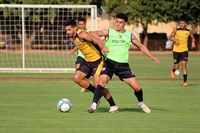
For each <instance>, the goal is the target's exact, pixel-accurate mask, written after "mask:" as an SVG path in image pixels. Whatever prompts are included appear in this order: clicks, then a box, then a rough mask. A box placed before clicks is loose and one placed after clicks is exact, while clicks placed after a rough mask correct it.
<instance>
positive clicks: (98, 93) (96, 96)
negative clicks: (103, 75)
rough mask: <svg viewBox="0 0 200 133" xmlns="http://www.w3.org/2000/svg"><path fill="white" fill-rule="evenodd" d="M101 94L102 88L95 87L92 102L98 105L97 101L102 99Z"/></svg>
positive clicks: (99, 86)
mask: <svg viewBox="0 0 200 133" xmlns="http://www.w3.org/2000/svg"><path fill="white" fill-rule="evenodd" d="M102 94H103V87H102V86H101V85H97V88H96V89H95V91H94V97H93V102H95V103H98V101H99V100H100V98H101V97H102Z"/></svg>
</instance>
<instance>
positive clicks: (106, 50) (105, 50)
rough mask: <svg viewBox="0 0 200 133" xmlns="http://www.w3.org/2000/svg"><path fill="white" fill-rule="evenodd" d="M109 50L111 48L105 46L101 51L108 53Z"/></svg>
mask: <svg viewBox="0 0 200 133" xmlns="http://www.w3.org/2000/svg"><path fill="white" fill-rule="evenodd" d="M108 52H109V49H107V48H106V47H103V48H102V49H101V53H102V54H106V53H108Z"/></svg>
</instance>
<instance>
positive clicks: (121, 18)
mask: <svg viewBox="0 0 200 133" xmlns="http://www.w3.org/2000/svg"><path fill="white" fill-rule="evenodd" d="M127 22H128V17H127V16H126V15H125V14H123V13H119V14H117V16H116V24H115V29H104V30H98V31H94V32H92V33H91V34H93V35H94V36H95V35H96V36H100V37H101V36H104V37H107V38H108V40H107V41H106V42H105V46H106V47H107V48H108V49H109V52H108V53H106V54H105V55H104V56H105V58H106V60H105V62H104V66H103V69H102V72H101V75H100V80H99V84H98V86H97V87H96V89H95V92H94V97H93V103H92V105H91V106H90V107H89V108H88V109H87V110H88V112H89V113H93V112H94V111H95V110H96V105H97V102H98V101H99V99H100V97H101V96H102V91H103V89H104V87H105V86H106V84H107V83H108V81H109V80H111V79H112V76H113V74H116V75H117V76H118V77H119V78H120V80H122V81H124V82H125V83H126V84H128V85H129V86H130V87H131V88H132V89H133V90H134V93H135V96H136V97H137V100H138V106H139V107H140V108H141V109H142V110H143V111H144V112H145V113H151V110H150V109H149V108H148V107H147V106H146V105H145V104H144V102H143V91H142V88H141V87H140V85H139V83H138V81H137V79H136V76H135V74H134V72H133V71H132V70H131V69H130V68H129V63H128V59H129V48H130V43H133V44H135V45H136V46H137V47H138V48H139V49H140V50H141V51H142V52H143V53H144V54H145V55H147V56H148V57H149V58H150V59H152V60H153V61H154V62H156V63H158V64H159V60H158V59H157V58H155V57H154V56H153V55H152V54H151V53H150V52H149V50H148V49H147V48H146V47H145V46H144V45H143V44H142V43H140V42H139V41H138V39H137V38H136V37H135V36H134V35H133V34H132V33H131V32H129V31H127V30H125V29H124V27H125V25H126V24H127ZM117 111H118V107H117V106H113V107H111V108H110V110H109V112H111V113H115V112H117Z"/></svg>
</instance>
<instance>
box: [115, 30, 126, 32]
mask: <svg viewBox="0 0 200 133" xmlns="http://www.w3.org/2000/svg"><path fill="white" fill-rule="evenodd" d="M115 31H117V32H120V33H124V32H126V30H125V29H121V30H117V29H115Z"/></svg>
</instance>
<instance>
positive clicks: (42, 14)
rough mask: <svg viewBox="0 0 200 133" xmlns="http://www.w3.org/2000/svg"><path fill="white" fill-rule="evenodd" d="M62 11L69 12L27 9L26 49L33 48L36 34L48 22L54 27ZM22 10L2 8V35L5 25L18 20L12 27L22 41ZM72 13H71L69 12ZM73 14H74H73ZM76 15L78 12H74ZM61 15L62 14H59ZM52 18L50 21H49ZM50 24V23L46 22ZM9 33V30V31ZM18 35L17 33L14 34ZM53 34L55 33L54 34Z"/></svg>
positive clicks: (61, 0) (0, 0) (24, 0)
mask: <svg viewBox="0 0 200 133" xmlns="http://www.w3.org/2000/svg"><path fill="white" fill-rule="evenodd" d="M0 4H33V5H37V4H38V5H73V4H74V5H75V4H77V5H83V4H88V2H85V1H83V0H0ZM61 10H67V9H53V8H49V9H40V8H30V9H27V8H26V9H25V45H26V48H27V49H29V48H30V47H31V44H32V43H33V41H34V39H35V36H36V34H38V32H40V31H41V29H44V28H43V26H44V25H45V24H44V23H45V22H46V21H50V22H49V23H51V25H53V24H54V23H55V22H54V20H55V19H58V18H57V15H58V14H59V13H62V11H61ZM21 12H22V11H21V9H20V8H10V9H8V8H1V9H0V16H3V18H1V19H3V20H6V21H4V22H3V21H2V22H0V24H1V28H0V34H2V32H1V29H2V28H7V27H4V26H3V25H5V24H4V23H10V21H9V20H13V19H14V20H16V21H15V22H14V23H13V24H10V25H13V26H12V31H13V30H14V31H16V32H17V38H18V39H20V40H22V31H21V30H22V27H21V14H22V13H21ZM69 12H70V11H69ZM71 13H72V12H71ZM73 13H76V12H73ZM59 15H60V14H59ZM38 16H39V17H38ZM49 18H50V19H49ZM46 23H48V22H46ZM7 31H8V32H9V30H7ZM5 34H6V33H5ZM14 34H16V33H14ZM52 34H53V33H52Z"/></svg>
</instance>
